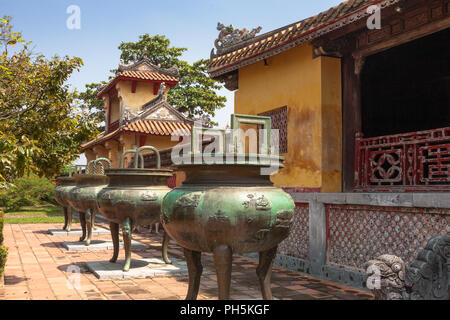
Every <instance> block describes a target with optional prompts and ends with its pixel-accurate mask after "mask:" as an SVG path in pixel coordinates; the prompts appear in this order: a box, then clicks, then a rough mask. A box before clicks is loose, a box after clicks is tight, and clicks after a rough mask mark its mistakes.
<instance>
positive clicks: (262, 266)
mask: <svg viewBox="0 0 450 320" xmlns="http://www.w3.org/2000/svg"><path fill="white" fill-rule="evenodd" d="M277 248H278V246H275V247H273V248H271V249H269V250H266V251H261V252H260V253H259V264H258V267H257V268H256V275H257V276H258V280H259V285H260V287H261V293H262V297H263V299H264V300H272V299H273V297H272V289H271V288H270V276H271V275H272V265H273V260H274V258H275V255H276V254H277Z"/></svg>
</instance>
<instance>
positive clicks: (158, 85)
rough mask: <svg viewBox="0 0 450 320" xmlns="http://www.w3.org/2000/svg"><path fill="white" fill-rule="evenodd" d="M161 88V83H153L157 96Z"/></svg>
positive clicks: (154, 92)
mask: <svg viewBox="0 0 450 320" xmlns="http://www.w3.org/2000/svg"><path fill="white" fill-rule="evenodd" d="M159 88H161V83H155V84H154V85H153V94H154V95H155V96H156V95H157V94H158V92H159Z"/></svg>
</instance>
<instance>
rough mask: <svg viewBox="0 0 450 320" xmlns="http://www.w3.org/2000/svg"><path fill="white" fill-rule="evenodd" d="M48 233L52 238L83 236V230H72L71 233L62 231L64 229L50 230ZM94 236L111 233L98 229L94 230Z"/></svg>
mask: <svg viewBox="0 0 450 320" xmlns="http://www.w3.org/2000/svg"><path fill="white" fill-rule="evenodd" d="M48 232H49V233H50V234H51V235H52V236H59V237H62V236H63V237H64V236H78V235H79V236H81V234H82V231H81V229H72V230H70V232H67V231H66V230H62V229H49V230H48ZM92 234H93V235H101V234H111V232H110V231H109V230H107V229H103V228H96V229H93V230H92Z"/></svg>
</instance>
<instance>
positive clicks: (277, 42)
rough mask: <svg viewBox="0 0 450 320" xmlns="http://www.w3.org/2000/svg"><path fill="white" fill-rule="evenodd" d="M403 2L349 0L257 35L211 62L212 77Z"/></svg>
mask: <svg viewBox="0 0 450 320" xmlns="http://www.w3.org/2000/svg"><path fill="white" fill-rule="evenodd" d="M399 1H400V0H348V1H345V2H342V3H341V4H339V5H337V6H335V7H333V8H331V9H329V10H327V11H324V12H322V13H320V14H318V15H316V16H313V17H310V18H307V19H305V20H302V21H299V22H296V23H293V24H290V25H288V26H285V27H282V28H279V29H276V30H273V31H271V32H268V33H265V34H262V35H259V36H256V37H255V38H253V39H250V40H247V41H244V42H242V43H238V44H236V45H234V46H232V47H230V48H226V49H222V50H223V53H220V54H219V55H218V56H216V57H213V58H212V59H211V60H210V61H209V63H208V72H209V74H210V75H211V77H212V78H215V77H218V76H220V75H223V74H226V73H228V72H231V71H233V70H237V69H239V68H240V67H242V66H245V65H249V64H252V63H255V62H256V61H260V60H262V59H265V58H268V57H270V56H274V55H276V54H278V53H280V52H282V51H285V50H288V49H290V48H292V47H294V46H297V45H300V44H301V43H303V42H305V41H309V40H312V39H315V38H318V37H320V36H322V35H324V34H325V33H328V32H331V31H333V30H336V29H338V28H341V27H343V26H345V25H347V24H350V23H353V22H356V21H359V20H360V19H362V18H363V17H365V16H367V15H369V14H368V13H367V12H366V9H367V8H368V7H369V6H371V5H374V4H377V5H379V6H381V8H386V7H388V6H391V5H393V4H395V3H398V2H399Z"/></svg>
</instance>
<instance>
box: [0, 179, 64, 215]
mask: <svg viewBox="0 0 450 320" xmlns="http://www.w3.org/2000/svg"><path fill="white" fill-rule="evenodd" d="M54 189H55V184H54V183H53V182H52V181H50V180H49V179H47V178H40V177H38V176H36V175H32V174H30V175H28V176H24V177H22V178H19V179H17V180H16V181H14V184H13V185H12V186H11V187H9V188H8V189H2V190H0V206H4V207H6V210H7V211H11V210H17V209H20V207H23V206H33V205H37V204H42V203H43V202H44V201H46V202H51V203H55V200H54V196H53V191H54Z"/></svg>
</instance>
